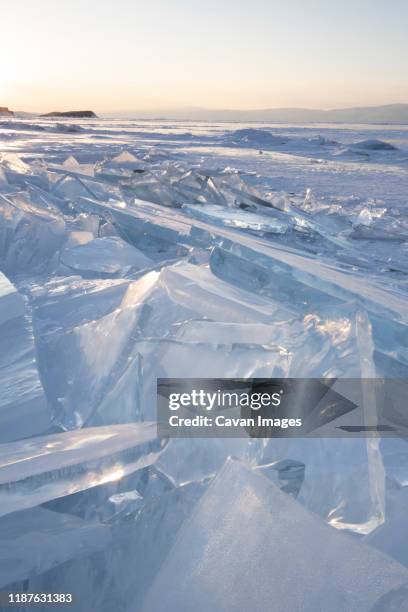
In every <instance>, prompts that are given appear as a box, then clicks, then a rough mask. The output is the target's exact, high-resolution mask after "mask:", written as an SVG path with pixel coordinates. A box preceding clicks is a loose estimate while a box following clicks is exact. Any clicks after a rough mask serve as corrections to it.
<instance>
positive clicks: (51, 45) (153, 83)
mask: <svg viewBox="0 0 408 612" xmlns="http://www.w3.org/2000/svg"><path fill="white" fill-rule="evenodd" d="M0 21H1V29H0V106H2V105H3V106H4V105H5V106H9V107H10V108H12V109H15V110H27V111H44V112H45V111H51V110H71V109H79V108H90V109H93V110H95V111H96V112H114V111H132V110H149V109H154V110H156V109H173V108H174V109H175V108H184V107H205V108H216V109H223V108H229V109H261V108H273V107H280V106H296V107H314V108H334V107H343V106H358V105H375V104H387V103H394V102H408V0H143V1H142V0H0Z"/></svg>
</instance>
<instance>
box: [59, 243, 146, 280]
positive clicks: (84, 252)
mask: <svg viewBox="0 0 408 612" xmlns="http://www.w3.org/2000/svg"><path fill="white" fill-rule="evenodd" d="M60 261H61V263H62V264H64V265H65V266H66V267H67V268H68V269H69V270H70V271H71V273H72V272H74V273H75V272H76V273H79V274H81V275H82V276H83V277H99V278H104V277H109V276H119V275H121V276H123V275H125V274H127V273H129V272H130V271H131V270H135V271H139V270H143V269H145V268H151V267H152V266H153V262H152V260H151V259H149V258H148V257H146V255H144V254H143V253H142V252H141V251H139V250H138V249H136V248H135V247H133V246H131V245H130V244H127V243H126V242H125V241H124V240H122V239H121V238H119V237H117V236H110V237H105V238H96V239H95V240H90V241H87V242H86V243H85V244H79V245H78V246H73V247H71V248H66V249H64V250H63V252H62V254H61V258H60Z"/></svg>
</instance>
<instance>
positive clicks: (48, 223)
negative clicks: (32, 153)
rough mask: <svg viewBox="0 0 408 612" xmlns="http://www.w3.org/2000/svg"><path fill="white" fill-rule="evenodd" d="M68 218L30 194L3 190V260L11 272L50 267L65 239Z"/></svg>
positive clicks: (0, 231) (0, 228)
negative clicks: (37, 200)
mask: <svg viewBox="0 0 408 612" xmlns="http://www.w3.org/2000/svg"><path fill="white" fill-rule="evenodd" d="M64 232H65V222H64V218H63V217H62V215H60V214H59V213H57V212H55V211H54V210H50V209H47V208H45V207H39V206H37V205H35V204H33V203H31V201H30V199H29V197H28V196H27V194H24V193H20V194H12V195H9V196H4V195H1V194H0V263H1V266H2V269H3V270H4V271H5V272H6V273H7V274H9V275H13V276H15V275H16V274H17V273H19V274H20V275H21V274H24V275H28V274H29V273H30V272H31V273H33V272H38V271H43V270H47V269H49V268H50V267H52V264H53V257H54V256H55V255H56V253H57V251H58V249H59V248H60V247H61V244H62V242H63V239H64Z"/></svg>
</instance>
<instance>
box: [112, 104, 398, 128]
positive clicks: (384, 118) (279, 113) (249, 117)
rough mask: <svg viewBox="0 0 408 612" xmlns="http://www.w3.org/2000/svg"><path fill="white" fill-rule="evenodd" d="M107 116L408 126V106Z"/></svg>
mask: <svg viewBox="0 0 408 612" xmlns="http://www.w3.org/2000/svg"><path fill="white" fill-rule="evenodd" d="M105 116H110V117H113V116H120V117H137V118H144V119H152V118H161V119H186V120H189V119H191V120H198V121H265V122H270V123H393V124H398V123H407V124H408V104H387V105H385V106H362V107H355V108H338V109H334V110H320V109H311V108H268V109H264V110H228V109H225V110H211V109H205V108H184V109H180V110H167V111H166V110H158V111H150V112H148V111H134V112H126V113H109V114H105Z"/></svg>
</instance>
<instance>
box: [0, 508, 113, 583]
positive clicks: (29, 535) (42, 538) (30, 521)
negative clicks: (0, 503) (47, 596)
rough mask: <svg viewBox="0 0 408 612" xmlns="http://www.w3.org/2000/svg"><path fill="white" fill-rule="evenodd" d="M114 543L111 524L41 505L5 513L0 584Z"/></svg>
mask: <svg viewBox="0 0 408 612" xmlns="http://www.w3.org/2000/svg"><path fill="white" fill-rule="evenodd" d="M110 542H111V535H110V529H109V527H108V526H107V525H102V524H101V523H96V522H90V521H84V520H82V519H80V518H77V517H74V516H71V515H68V514H62V513H60V512H51V511H50V510H46V509H45V508H41V507H38V508H30V509H28V510H22V511H21V512H13V513H12V514H8V515H7V516H3V517H2V518H1V519H0V587H4V586H5V585H7V584H10V583H12V582H17V581H20V580H25V579H27V578H32V577H33V576H36V575H38V574H42V573H43V572H45V571H47V570H48V569H50V568H52V567H55V566H57V565H59V564H61V563H64V562H65V561H68V560H69V559H72V558H76V557H79V556H82V555H85V554H90V553H92V552H94V551H97V550H102V549H104V548H105V547H107V546H108V545H109V544H110Z"/></svg>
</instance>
